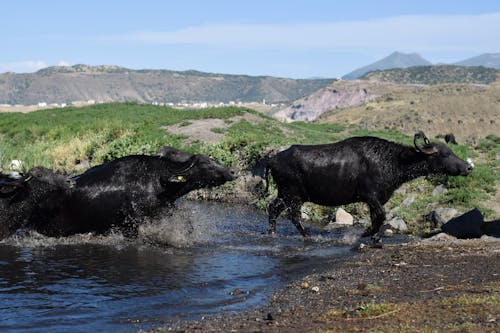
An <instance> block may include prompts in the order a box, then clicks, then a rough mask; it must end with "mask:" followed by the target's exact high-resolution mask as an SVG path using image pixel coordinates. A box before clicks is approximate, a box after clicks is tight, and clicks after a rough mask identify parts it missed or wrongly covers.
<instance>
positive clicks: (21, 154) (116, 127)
mask: <svg viewBox="0 0 500 333" xmlns="http://www.w3.org/2000/svg"><path fill="white" fill-rule="evenodd" d="M245 114H251V115H252V116H253V117H254V118H258V120H259V121H257V122H252V121H249V120H246V119H244V118H241V117H240V118H234V117H237V116H244V115H245ZM203 119H205V120H210V119H223V120H224V122H225V123H226V125H227V128H224V129H221V128H214V129H212V131H214V132H217V133H221V134H223V139H221V140H220V141H218V142H212V143H207V142H203V141H200V140H198V141H196V140H194V141H191V142H190V143H189V144H188V143H186V141H185V139H188V138H187V136H186V135H182V134H176V135H174V134H171V133H169V132H168V131H166V130H165V129H164V127H165V126H169V125H174V124H180V125H182V126H186V127H188V126H189V125H190V124H191V122H192V121H196V120H203ZM235 119H238V120H235ZM353 135H374V136H378V137H382V138H385V139H388V140H392V141H397V142H401V143H404V144H408V145H411V144H412V138H411V137H409V136H405V135H403V134H401V133H399V132H394V131H377V132H374V131H366V130H363V131H360V130H356V129H348V128H344V127H342V126H339V125H335V124H322V123H301V122H296V123H291V124H284V123H281V122H278V121H276V120H274V119H272V118H269V117H267V116H264V115H261V114H259V113H257V112H255V111H252V110H249V109H246V108H236V107H223V108H210V109H201V110H178V109H172V108H168V107H159V106H151V105H140V104H134V103H110V104H99V105H93V106H88V107H82V108H63V109H49V110H40V111H35V112H31V113H25V114H21V113H0V165H1V167H2V169H3V170H6V169H8V167H9V164H10V161H11V160H12V159H19V160H21V161H22V162H23V168H25V169H29V168H31V167H33V166H37V165H43V166H46V167H50V168H54V169H59V170H63V171H65V172H68V173H75V172H78V171H81V170H77V168H76V166H77V165H79V164H82V162H85V163H84V166H85V167H89V166H93V165H97V164H100V163H103V162H105V161H109V160H112V159H115V158H117V157H120V156H124V155H129V154H153V153H155V152H156V151H157V149H158V148H160V147H162V146H165V145H170V146H174V147H177V148H181V149H185V150H188V151H191V152H199V153H204V154H207V155H210V156H212V157H213V158H215V159H217V160H219V161H220V162H221V163H223V164H226V165H229V166H233V167H240V168H244V167H245V166H246V165H248V163H249V161H251V160H252V159H253V158H255V157H257V156H259V155H260V154H261V153H262V152H263V151H265V150H266V149H269V148H272V147H275V148H276V147H284V146H287V145H290V144H293V143H307V144H319V143H328V142H334V141H337V140H339V139H342V138H345V137H348V136H353ZM452 149H453V150H454V151H455V153H457V154H458V155H459V156H460V157H462V158H466V157H472V158H473V159H475V160H477V162H476V169H475V171H474V172H473V173H472V175H471V176H469V177H466V178H464V177H429V178H426V179H418V180H415V181H414V182H411V183H409V184H408V186H407V187H408V191H417V196H416V199H415V201H414V202H413V203H412V204H411V205H409V206H408V207H404V208H401V209H400V210H399V212H398V215H401V216H402V217H403V218H404V219H405V220H406V221H407V222H409V223H410V224H413V225H414V226H415V228H414V231H417V230H420V229H426V228H427V226H426V225H425V223H423V222H424V220H425V219H424V216H425V215H426V214H428V213H429V211H430V209H432V208H434V207H437V206H453V207H457V208H458V209H459V210H460V211H465V210H467V209H469V208H472V207H479V208H480V209H481V210H482V211H483V212H485V213H486V215H487V217H489V218H498V212H495V211H494V210H492V209H491V208H488V207H487V206H485V205H484V204H483V203H484V202H486V201H488V200H490V198H491V197H492V196H493V195H494V193H495V190H496V188H497V187H498V186H497V184H498V181H499V178H500V176H499V172H498V171H499V169H500V163H499V160H498V159H497V156H498V155H499V154H500V142H499V140H498V138H495V137H490V138H489V139H484V140H483V141H482V142H481V143H480V144H479V146H478V147H477V149H473V148H472V147H470V146H467V145H458V146H453V147H452ZM436 184H445V185H446V186H447V187H448V188H449V190H448V191H446V192H445V193H443V194H439V195H437V196H432V195H431V192H432V189H433V188H434V186H435V185H436ZM404 199H405V194H397V195H395V196H394V197H393V199H392V200H391V201H390V202H389V203H388V207H387V209H391V208H393V207H399V205H400V204H401V201H402V200H404ZM346 208H347V210H348V211H351V212H353V213H356V214H357V215H363V214H366V213H367V211H366V209H365V208H363V207H362V206H360V205H357V204H355V205H349V206H348V207H346ZM318 209H319V208H318ZM320 215H321V216H324V215H325V214H320Z"/></svg>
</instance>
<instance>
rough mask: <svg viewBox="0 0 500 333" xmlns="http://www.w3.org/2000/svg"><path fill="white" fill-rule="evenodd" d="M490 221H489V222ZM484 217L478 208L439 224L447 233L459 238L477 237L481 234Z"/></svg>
mask: <svg viewBox="0 0 500 333" xmlns="http://www.w3.org/2000/svg"><path fill="white" fill-rule="evenodd" d="M490 223H491V222H490ZM483 225H484V217H483V214H482V213H481V212H480V211H479V209H477V208H474V209H473V210H470V211H468V212H467V213H465V214H463V215H460V216H458V217H455V218H453V219H451V220H450V221H448V222H447V223H445V224H443V225H442V226H441V230H443V231H444V232H446V233H447V234H448V235H451V236H454V237H457V238H461V239H468V238H479V237H481V236H482V235H483Z"/></svg>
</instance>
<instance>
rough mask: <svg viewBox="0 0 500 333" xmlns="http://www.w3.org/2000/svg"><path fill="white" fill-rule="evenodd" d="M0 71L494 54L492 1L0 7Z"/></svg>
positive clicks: (148, 0)
mask: <svg viewBox="0 0 500 333" xmlns="http://www.w3.org/2000/svg"><path fill="white" fill-rule="evenodd" d="M0 13H1V14H0V73H3V72H7V71H10V72H17V73H25V72H34V71H37V70H39V69H41V68H44V67H48V66H68V65H69V66H71V65H75V64H87V65H118V66H122V67H127V68H131V69H168V70H191V69H193V70H198V71H203V72H211V73H224V74H246V75H271V76H278V77H289V78H317V77H323V78H335V77H340V76H343V75H344V74H347V73H348V72H351V71H352V70H354V69H357V68H359V67H362V66H365V65H367V64H370V63H372V62H374V61H377V60H379V59H381V58H383V57H385V56H387V55H389V54H390V53H392V52H394V51H399V52H404V53H418V54H420V55H421V56H423V57H424V58H426V59H427V60H429V61H431V62H433V63H452V62H456V61H460V60H464V59H467V58H470V57H474V56H477V55H479V54H482V53H498V52H500V1H498V0H474V1H469V0H453V1H452V0H395V1H392V0H391V1H390V0H355V1H345V0H339V1H337V0H303V1H302V0H300V1H299V0H288V1H286V0H265V1H263V0H252V1H238V0H227V1H226V0H205V1H203V0H182V1H177V0H170V1H169V0H163V1H160V0H158V1H155V0H140V1H128V0H121V1H118V0H71V1H68V0H64V1H59V0H53V1H51V0H45V1H42V0H38V1H37V0H18V1H14V0H1V1H0Z"/></svg>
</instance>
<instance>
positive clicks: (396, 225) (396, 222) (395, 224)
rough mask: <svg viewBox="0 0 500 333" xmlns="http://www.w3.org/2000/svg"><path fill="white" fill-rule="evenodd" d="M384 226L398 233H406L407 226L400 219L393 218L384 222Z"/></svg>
mask: <svg viewBox="0 0 500 333" xmlns="http://www.w3.org/2000/svg"><path fill="white" fill-rule="evenodd" d="M384 224H385V225H388V226H390V228H391V229H392V230H393V231H398V232H407V231H408V226H407V225H406V223H405V221H404V220H403V219H402V218H400V217H394V218H393V219H391V220H389V221H386V222H385V223H384ZM386 230H387V229H386Z"/></svg>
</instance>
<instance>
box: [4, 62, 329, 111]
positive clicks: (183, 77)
mask: <svg viewBox="0 0 500 333" xmlns="http://www.w3.org/2000/svg"><path fill="white" fill-rule="evenodd" d="M332 81H333V79H328V78H325V79H289V78H276V77H272V76H249V75H237V74H218V73H205V72H199V71H194V70H188V71H171V70H156V69H141V70H134V69H128V68H125V67H120V66H114V65H100V66H89V65H83V64H78V65H74V66H54V67H47V68H44V69H41V70H39V71H37V72H35V73H23V74H16V73H11V72H8V73H3V74H0V104H23V105H33V104H38V103H41V102H43V103H72V102H74V101H87V100H95V101H103V102H110V101H113V102H117V101H136V102H142V103H152V102H172V103H178V102H184V101H188V102H200V101H202V102H217V103H218V102H225V103H227V102H230V101H241V102H261V101H263V100H265V101H266V102H268V103H281V102H285V103H286V102H291V101H293V100H296V99H298V98H301V97H303V96H306V95H308V94H311V93H312V92H314V91H316V90H318V89H321V88H323V87H324V86H326V85H328V84H329V83H331V82H332Z"/></svg>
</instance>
